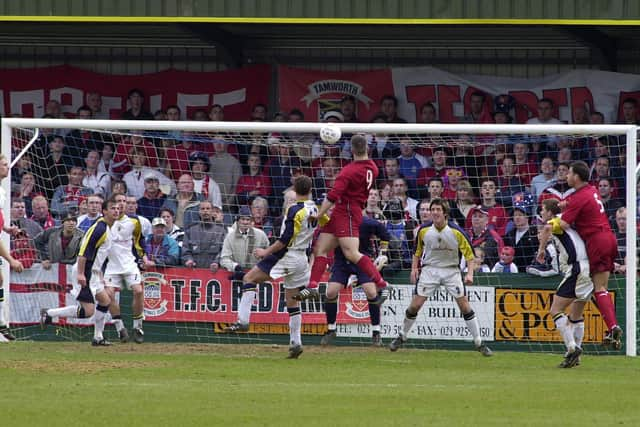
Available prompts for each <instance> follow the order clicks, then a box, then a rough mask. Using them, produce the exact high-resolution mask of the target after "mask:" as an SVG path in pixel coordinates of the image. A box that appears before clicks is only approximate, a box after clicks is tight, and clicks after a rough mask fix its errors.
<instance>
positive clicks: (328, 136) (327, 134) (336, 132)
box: [320, 124, 342, 144]
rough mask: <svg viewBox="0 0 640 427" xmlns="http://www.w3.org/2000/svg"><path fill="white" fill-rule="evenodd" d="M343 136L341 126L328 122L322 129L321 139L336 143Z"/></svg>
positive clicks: (328, 142)
mask: <svg viewBox="0 0 640 427" xmlns="http://www.w3.org/2000/svg"><path fill="white" fill-rule="evenodd" d="M341 136H342V132H341V131H340V128H339V127H338V126H336V125H332V124H327V125H325V126H323V127H322V129H320V139H322V140H323V141H324V142H325V143H327V144H335V143H336V142H338V141H340V137H341Z"/></svg>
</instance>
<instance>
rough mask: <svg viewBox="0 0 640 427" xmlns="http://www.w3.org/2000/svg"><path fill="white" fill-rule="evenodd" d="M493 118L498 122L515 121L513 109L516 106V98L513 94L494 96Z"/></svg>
mask: <svg viewBox="0 0 640 427" xmlns="http://www.w3.org/2000/svg"><path fill="white" fill-rule="evenodd" d="M493 105H494V107H493V120H494V122H495V123H496V124H507V123H513V117H511V114H510V113H511V110H512V109H513V108H515V106H516V100H515V98H514V97H513V96H511V95H505V94H503V95H498V96H496V97H495V98H493Z"/></svg>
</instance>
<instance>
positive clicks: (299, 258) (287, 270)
mask: <svg viewBox="0 0 640 427" xmlns="http://www.w3.org/2000/svg"><path fill="white" fill-rule="evenodd" d="M293 188H294V190H295V192H296V203H295V204H294V205H292V206H290V207H289V208H288V209H287V212H286V214H285V220H284V227H283V230H282V233H281V234H280V237H279V238H278V240H276V241H275V242H274V243H273V244H272V245H271V246H269V247H268V248H266V249H262V248H256V249H255V250H254V252H253V253H254V254H255V256H256V257H257V258H262V260H261V261H260V262H259V263H258V264H256V266H255V267H253V268H252V269H251V270H250V271H249V272H248V273H247V274H245V275H244V278H243V280H242V281H243V285H242V287H243V290H245V289H249V288H255V287H256V286H257V284H258V283H263V282H267V281H269V280H275V279H279V278H281V277H282V278H284V282H283V285H284V290H285V300H286V304H287V311H288V312H289V337H290V347H289V355H288V358H289V359H297V358H298V356H300V354H302V339H301V329H302V316H301V309H300V302H299V301H296V300H295V299H293V297H294V296H295V295H297V294H298V292H299V290H300V289H303V288H304V287H305V286H306V285H307V283H309V278H310V276H311V272H310V271H309V259H308V257H307V250H308V249H309V246H310V245H311V241H312V240H313V233H314V231H315V229H316V227H317V226H318V223H320V225H323V224H324V223H326V222H328V221H329V217H328V216H326V215H324V216H323V217H321V218H320V219H319V220H318V221H311V220H310V219H309V217H310V216H311V217H317V215H318V207H317V206H316V204H315V202H313V201H312V200H310V198H311V178H309V177H308V176H305V175H301V176H299V177H297V178H296V179H295V180H294V182H293ZM248 329H249V325H243V324H240V323H234V324H233V325H231V326H229V327H228V328H227V329H226V332H244V331H247V330H248Z"/></svg>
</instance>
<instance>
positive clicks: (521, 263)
mask: <svg viewBox="0 0 640 427" xmlns="http://www.w3.org/2000/svg"><path fill="white" fill-rule="evenodd" d="M529 214H530V212H529V209H528V208H527V206H526V205H525V204H523V203H516V204H515V205H514V206H513V217H512V219H513V225H514V227H513V228H512V229H511V230H510V231H508V232H507V233H506V234H505V236H504V244H505V245H507V246H510V247H512V248H513V249H514V250H515V255H514V259H513V262H514V263H515V264H516V266H517V267H518V271H520V272H524V271H525V270H526V268H527V266H528V265H530V264H531V263H532V262H533V261H535V257H536V253H537V251H538V229H537V227H536V226H534V225H530V224H529Z"/></svg>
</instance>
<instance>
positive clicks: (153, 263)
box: [144, 217, 180, 267]
mask: <svg viewBox="0 0 640 427" xmlns="http://www.w3.org/2000/svg"><path fill="white" fill-rule="evenodd" d="M144 252H145V254H147V258H148V259H149V264H150V265H149V266H150V267H167V266H171V265H179V264H180V247H179V246H178V243H177V242H176V241H175V240H174V239H173V238H172V237H170V236H169V235H168V234H167V223H166V222H165V220H164V219H162V218H160V217H156V218H153V221H152V222H151V234H150V235H148V236H147V237H146V239H145V245H144Z"/></svg>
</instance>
